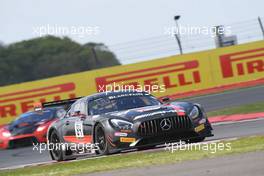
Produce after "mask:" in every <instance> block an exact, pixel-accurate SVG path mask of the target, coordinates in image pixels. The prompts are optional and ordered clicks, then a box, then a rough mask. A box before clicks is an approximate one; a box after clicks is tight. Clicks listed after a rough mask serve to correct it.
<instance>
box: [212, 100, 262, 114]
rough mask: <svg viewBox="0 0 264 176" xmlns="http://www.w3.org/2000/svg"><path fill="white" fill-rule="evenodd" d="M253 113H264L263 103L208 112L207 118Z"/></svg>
mask: <svg viewBox="0 0 264 176" xmlns="http://www.w3.org/2000/svg"><path fill="white" fill-rule="evenodd" d="M255 112H264V102H258V103H253V104H246V105H242V106H237V107H231V108H225V109H221V110H218V111H212V112H208V113H207V115H208V117H212V116H218V115H233V114H248V113H255Z"/></svg>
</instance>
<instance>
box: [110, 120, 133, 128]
mask: <svg viewBox="0 0 264 176" xmlns="http://www.w3.org/2000/svg"><path fill="white" fill-rule="evenodd" d="M110 121H111V123H112V124H113V125H114V126H115V127H117V128H119V129H121V130H130V129H132V127H133V123H130V122H128V121H125V120H120V119H111V120H110Z"/></svg>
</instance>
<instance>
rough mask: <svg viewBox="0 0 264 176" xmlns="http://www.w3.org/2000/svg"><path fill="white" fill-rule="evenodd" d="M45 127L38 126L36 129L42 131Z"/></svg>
mask: <svg viewBox="0 0 264 176" xmlns="http://www.w3.org/2000/svg"><path fill="white" fill-rule="evenodd" d="M45 128H46V126H39V127H38V128H37V130H36V131H37V132H40V131H43V130H44V129H45Z"/></svg>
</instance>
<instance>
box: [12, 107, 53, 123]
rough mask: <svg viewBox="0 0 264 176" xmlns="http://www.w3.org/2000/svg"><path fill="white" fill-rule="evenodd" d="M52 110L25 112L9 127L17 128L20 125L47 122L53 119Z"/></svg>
mask: <svg viewBox="0 0 264 176" xmlns="http://www.w3.org/2000/svg"><path fill="white" fill-rule="evenodd" d="M53 114H54V110H49V109H46V110H43V111H40V112H27V113H24V114H22V115H20V116H19V117H18V118H16V119H15V120H14V121H13V122H12V123H11V124H10V126H19V125H20V124H25V123H27V124H35V123H38V122H41V121H48V120H51V119H52V118H53V117H54V115H53Z"/></svg>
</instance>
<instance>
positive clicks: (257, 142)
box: [0, 136, 264, 176]
mask: <svg viewBox="0 0 264 176" xmlns="http://www.w3.org/2000/svg"><path fill="white" fill-rule="evenodd" d="M228 143H230V146H231V148H232V149H231V150H226V149H227V148H226V149H225V150H221V151H217V152H216V153H213V152H212V151H214V150H211V151H204V150H192V151H190V150H189V151H176V152H174V153H171V152H169V151H159V152H141V153H128V154H124V155H113V156H108V157H104V158H97V159H91V160H82V161H76V162H66V163H55V164H51V165H45V166H35V167H27V168H22V169H15V170H7V171H2V172H0V175H3V176H8V175H14V176H17V175H28V176H31V175H34V176H38V175H63V176H67V175H76V174H82V173H92V172H98V171H107V170H113V169H119V168H131V167H143V166H149V165H161V164H168V163H177V162H182V161H187V160H198V159H202V158H213V157H217V156H223V155H228V154H238V153H245V152H253V151H260V150H264V136H255V137H247V138H242V139H238V140H234V141H226V142H224V145H226V146H227V144H228ZM204 146H205V145H204Z"/></svg>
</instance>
